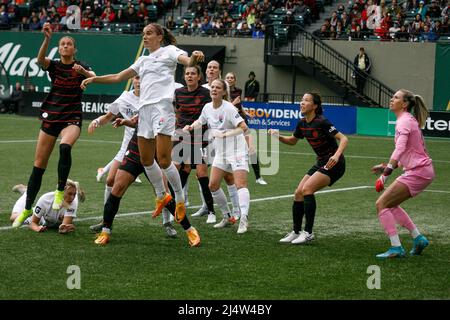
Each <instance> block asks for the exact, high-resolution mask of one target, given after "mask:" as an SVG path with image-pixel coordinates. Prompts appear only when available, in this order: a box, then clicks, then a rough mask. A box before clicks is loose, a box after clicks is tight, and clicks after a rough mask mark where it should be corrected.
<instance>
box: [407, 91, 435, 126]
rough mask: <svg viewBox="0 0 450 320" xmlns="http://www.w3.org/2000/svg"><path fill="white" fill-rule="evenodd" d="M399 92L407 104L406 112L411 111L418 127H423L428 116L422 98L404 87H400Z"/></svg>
mask: <svg viewBox="0 0 450 320" xmlns="http://www.w3.org/2000/svg"><path fill="white" fill-rule="evenodd" d="M400 92H402V93H403V100H404V101H405V102H406V103H407V105H408V106H407V110H408V112H412V113H413V115H414V118H416V120H417V122H418V123H419V127H420V128H423V127H424V126H425V122H426V121H427V117H428V108H427V106H426V105H425V102H424V101H423V98H422V97H421V96H419V95H417V94H414V93H412V92H411V91H409V90H406V89H400Z"/></svg>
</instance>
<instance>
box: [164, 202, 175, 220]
mask: <svg viewBox="0 0 450 320" xmlns="http://www.w3.org/2000/svg"><path fill="white" fill-rule="evenodd" d="M166 209H167V210H169V212H170V213H171V214H172V215H173V216H175V200H174V198H173V199H172V200H170V201H169V203H168V204H166Z"/></svg>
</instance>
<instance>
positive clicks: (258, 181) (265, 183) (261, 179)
mask: <svg viewBox="0 0 450 320" xmlns="http://www.w3.org/2000/svg"><path fill="white" fill-rule="evenodd" d="M256 183H257V184H260V185H263V186H265V185H267V182H266V181H265V180H264V179H263V178H262V177H261V178H259V179H256Z"/></svg>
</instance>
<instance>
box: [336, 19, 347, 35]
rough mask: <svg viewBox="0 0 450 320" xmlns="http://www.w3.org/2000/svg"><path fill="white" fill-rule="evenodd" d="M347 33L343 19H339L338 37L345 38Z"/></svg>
mask: <svg viewBox="0 0 450 320" xmlns="http://www.w3.org/2000/svg"><path fill="white" fill-rule="evenodd" d="M345 35H346V34H345V29H344V26H343V25H342V21H341V20H339V21H338V23H337V25H336V38H343V37H344V36H345Z"/></svg>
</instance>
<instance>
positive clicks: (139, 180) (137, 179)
mask: <svg viewBox="0 0 450 320" xmlns="http://www.w3.org/2000/svg"><path fill="white" fill-rule="evenodd" d="M134 182H135V183H142V180H141V179H140V178H139V177H137V178H136V179H135V180H134Z"/></svg>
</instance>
